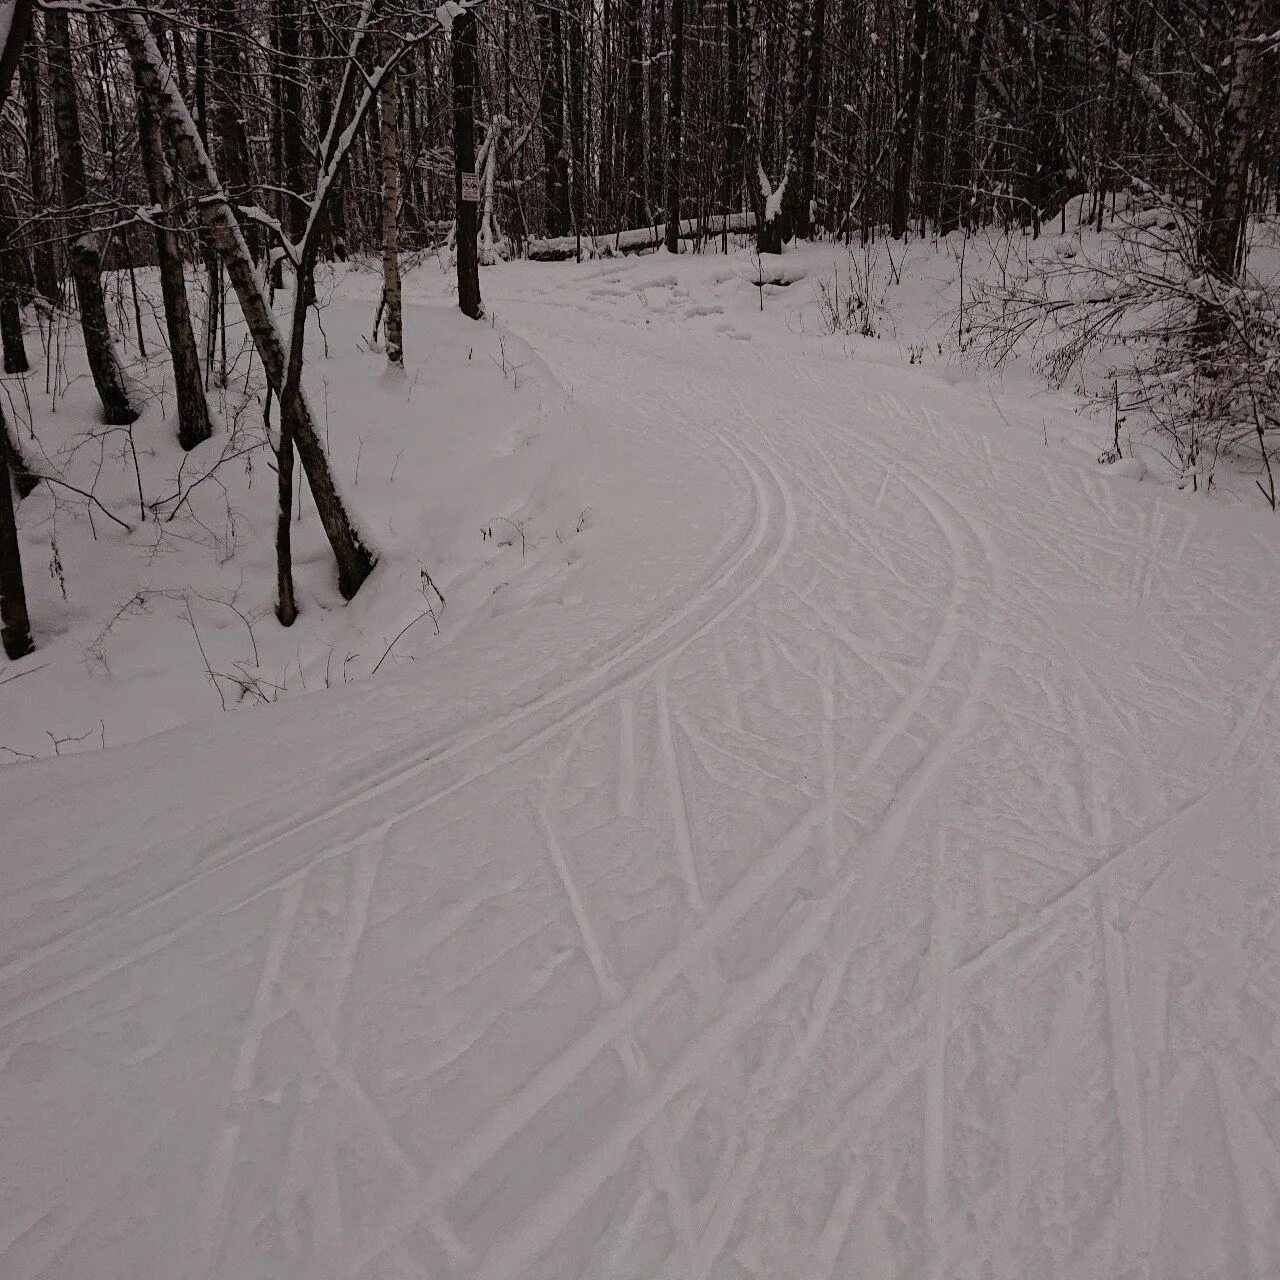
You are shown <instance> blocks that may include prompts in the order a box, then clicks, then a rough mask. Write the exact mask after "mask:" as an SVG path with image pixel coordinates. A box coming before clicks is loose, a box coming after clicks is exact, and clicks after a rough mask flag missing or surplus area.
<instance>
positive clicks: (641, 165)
mask: <svg viewBox="0 0 1280 1280" xmlns="http://www.w3.org/2000/svg"><path fill="white" fill-rule="evenodd" d="M628 3H629V8H628V9H627V26H626V36H625V41H626V45H625V49H624V57H625V58H626V69H627V79H626V96H627V108H626V117H625V120H624V123H623V130H624V133H625V146H624V150H625V153H626V163H625V164H624V166H623V168H622V173H623V177H624V180H625V182H626V190H625V191H624V192H623V221H624V222H625V223H626V225H627V228H628V229H630V228H632V227H642V226H644V225H645V223H647V222H648V221H649V202H648V199H647V198H646V189H647V186H648V172H647V169H646V167H645V158H644V142H645V132H644V124H645V121H644V26H643V24H642V22H641V3H640V0H628Z"/></svg>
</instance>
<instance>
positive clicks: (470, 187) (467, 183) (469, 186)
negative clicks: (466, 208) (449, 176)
mask: <svg viewBox="0 0 1280 1280" xmlns="http://www.w3.org/2000/svg"><path fill="white" fill-rule="evenodd" d="M462 201H463V203H464V204H479V203H480V179H479V178H477V177H476V175H475V174H474V173H464V174H463V175H462Z"/></svg>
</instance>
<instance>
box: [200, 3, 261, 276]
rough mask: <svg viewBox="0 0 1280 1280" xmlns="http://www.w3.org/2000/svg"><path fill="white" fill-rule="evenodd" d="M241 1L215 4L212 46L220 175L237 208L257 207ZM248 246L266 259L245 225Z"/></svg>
mask: <svg viewBox="0 0 1280 1280" xmlns="http://www.w3.org/2000/svg"><path fill="white" fill-rule="evenodd" d="M238 9H239V5H238V0H214V21H215V23H216V31H215V32H214V33H213V36H212V44H211V46H210V52H211V55H212V57H211V63H212V68H211V69H212V72H213V77H212V78H213V85H212V88H213V92H214V99H215V101H214V119H215V120H216V122H217V131H218V142H219V158H220V164H219V168H218V171H219V173H220V174H221V175H222V181H223V184H224V187H225V189H226V191H227V194H228V195H229V196H230V198H231V200H232V202H233V203H234V204H245V205H249V204H255V203H256V201H257V197H256V194H255V191H254V185H253V175H252V172H251V170H250V167H249V139H248V135H247V131H246V130H245V126H244V73H243V71H242V69H241V66H240V50H239V47H238V46H237V44H236V40H237V39H239V37H240V32H241V31H242V30H243V28H244V24H243V23H242V21H241V18H240V14H239V12H238ZM244 238H245V243H246V244H247V245H248V246H249V252H250V253H251V254H252V255H253V260H254V261H255V262H257V261H258V260H259V259H260V258H261V257H262V244H263V242H262V235H261V233H260V232H259V230H258V227H257V226H256V225H254V224H253V223H248V224H244Z"/></svg>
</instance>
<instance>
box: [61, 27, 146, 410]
mask: <svg viewBox="0 0 1280 1280" xmlns="http://www.w3.org/2000/svg"><path fill="white" fill-rule="evenodd" d="M44 20H45V37H46V41H45V42H46V45H47V47H48V60H49V81H50V92H51V93H52V95H53V122H54V129H55V132H56V133H57V136H58V159H59V164H60V166H61V169H62V199H63V203H64V204H65V205H66V207H67V219H68V223H69V225H68V227H67V230H68V233H69V235H70V244H69V248H68V255H67V256H68V263H69V266H70V268H71V277H72V279H73V280H74V282H75V287H76V301H77V302H78V303H79V306H80V327H81V329H82V330H83V332H84V346H85V355H86V357H87V358H88V361H89V372H90V374H91V375H92V376H93V385H94V386H95V387H96V388H97V389H98V396H99V398H100V399H101V400H102V409H103V413H104V415H105V417H106V420H107V422H108V423H109V424H110V425H112V426H127V425H128V424H129V423H131V422H133V421H134V420H135V419H136V418H137V416H138V410H137V409H135V408H134V407H133V404H132V402H131V401H130V399H129V391H128V387H127V385H126V383H125V378H124V371H123V370H122V369H121V368H120V362H119V360H118V359H117V358H116V352H115V348H114V347H113V346H112V343H111V329H110V327H109V326H108V324H107V303H106V299H105V298H104V297H103V293H102V275H101V267H100V264H99V261H98V238H97V236H96V235H95V234H94V232H93V229H92V227H91V226H90V225H89V224H88V220H87V214H86V209H85V204H86V202H87V200H88V198H89V190H88V185H87V182H86V179H85V170H84V144H83V141H82V139H81V136H80V109H79V104H78V103H77V102H76V85H75V73H74V71H73V70H72V66H71V30H70V23H69V22H68V19H67V11H66V10H65V9H49V10H48V11H46V13H45V19H44Z"/></svg>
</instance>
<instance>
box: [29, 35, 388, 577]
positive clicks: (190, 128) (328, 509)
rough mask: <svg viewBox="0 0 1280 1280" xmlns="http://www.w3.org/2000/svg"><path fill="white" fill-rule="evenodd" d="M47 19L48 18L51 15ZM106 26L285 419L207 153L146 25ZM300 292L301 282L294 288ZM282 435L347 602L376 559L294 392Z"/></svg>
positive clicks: (266, 324)
mask: <svg viewBox="0 0 1280 1280" xmlns="http://www.w3.org/2000/svg"><path fill="white" fill-rule="evenodd" d="M50 16H52V15H50ZM113 19H114V21H115V23H116V25H117V27H118V28H119V29H120V32H121V34H122V35H123V37H124V40H125V44H126V46H127V47H128V50H129V55H130V57H131V58H132V59H133V60H134V63H135V64H136V66H137V68H138V71H137V75H138V79H139V83H140V84H141V86H142V89H143V92H145V93H147V94H148V95H149V96H150V98H151V100H152V103H153V105H154V107H155V111H156V114H157V115H158V116H159V117H160V119H161V120H162V121H163V122H164V125H165V127H166V129H167V130H168V132H169V138H170V142H171V143H172V145H173V149H174V152H175V154H176V156H177V158H178V163H179V165H180V166H181V168H182V173H183V177H184V178H185V179H186V181H187V183H188V184H189V186H190V188H191V191H192V192H193V193H194V194H195V195H196V196H197V197H199V206H200V216H201V218H202V219H203V221H204V225H205V228H206V230H207V231H208V233H209V238H210V240H211V241H212V243H213V245H214V247H215V248H216V249H217V251H218V254H219V256H220V257H221V259H222V261H223V262H224V263H225V265H226V269H227V276H228V277H229V279H230V280H231V284H232V287H233V288H234V289H235V291H236V297H237V299H238V300H239V302H240V310H241V312H242V313H243V315H244V320H245V324H246V325H247V327H248V329H249V333H250V335H251V336H252V338H253V342H254V347H255V349H256V350H257V352H258V357H259V359H260V360H261V361H262V367H263V369H264V370H265V371H266V375H267V381H268V382H269V384H270V385H271V388H272V390H273V391H274V392H275V393H276V395H277V397H280V398H281V401H282V404H281V414H282V417H283V414H284V412H285V405H284V403H283V391H284V386H285V379H286V376H287V370H286V357H285V349H284V342H283V340H282V338H281V336H280V331H279V329H278V328H277V327H276V322H275V317H274V316H273V315H272V313H271V308H270V307H269V306H268V304H267V300H266V298H265V297H264V296H263V292H262V286H261V284H260V283H259V280H258V276H257V273H256V271H255V270H254V265H253V259H252V257H251V256H250V253H249V247H248V245H247V244H246V243H245V239H244V236H243V235H242V234H241V231H240V224H239V222H238V221H237V220H236V217H235V215H234V214H233V213H232V211H231V204H230V201H229V200H228V198H227V196H226V194H225V193H224V192H223V190H222V187H221V184H220V183H219V181H218V177H217V174H216V172H215V171H214V169H213V166H212V164H211V163H210V161H209V156H208V153H207V152H206V151H205V149H204V147H203V146H202V145H201V142H200V136H199V133H198V132H197V130H196V127H195V124H194V122H193V121H192V119H191V116H190V114H189V113H188V111H187V108H186V105H185V104H184V103H183V101H182V97H181V95H180V94H179V93H178V88H177V84H176V82H175V80H174V78H173V75H172V73H171V72H170V70H169V68H168V67H167V66H166V65H165V64H164V61H163V59H162V58H161V56H160V51H159V49H158V48H157V47H156V44H155V41H154V40H153V39H152V37H151V34H150V33H149V31H148V30H147V27H146V23H145V22H144V21H143V19H142V18H141V17H140V16H138V15H137V14H131V13H125V12H117V13H115V14H113ZM299 289H301V282H299ZM290 415H291V421H290V424H289V428H290V430H291V432H292V435H293V439H294V442H295V444H296V445H297V449H298V455H299V456H300V458H301V459H302V466H303V469H304V470H305V471H306V473H307V483H308V484H309V485H310V487H311V493H312V496H313V497H314V498H315V503H316V510H317V512H318V513H319V516H320V523H321V524H322V525H323V526H324V531H325V535H326V536H327V537H328V539H329V545H330V546H331V547H332V548H333V554H334V559H335V560H336V561H337V565H338V589H339V591H341V593H342V595H343V598H344V599H347V600H350V599H351V597H352V596H354V595H355V593H356V592H357V591H358V590H359V589H360V585H361V583H363V582H364V580H365V579H366V578H367V577H368V576H369V574H370V573H372V572H373V568H374V565H375V564H377V559H376V557H375V556H374V555H373V553H372V552H371V551H370V550H369V548H368V547H367V546H365V544H364V542H363V540H362V539H361V537H360V535H359V533H358V532H357V530H356V529H355V527H354V525H353V524H352V522H351V518H350V516H349V514H348V512H347V509H346V507H345V505H344V504H343V502H342V498H341V496H340V495H339V493H338V490H337V486H336V485H335V484H334V481H333V476H332V474H331V472H330V470H329V460H328V458H326V456H325V452H324V447H323V446H322V445H321V443H320V439H319V437H318V436H317V434H316V431H315V425H314V422H313V420H312V417H311V409H310V406H309V405H308V403H307V399H306V396H305V395H303V394H302V393H301V391H299V393H298V395H297V396H296V397H295V399H294V403H293V405H292V407H291V410H290Z"/></svg>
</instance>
